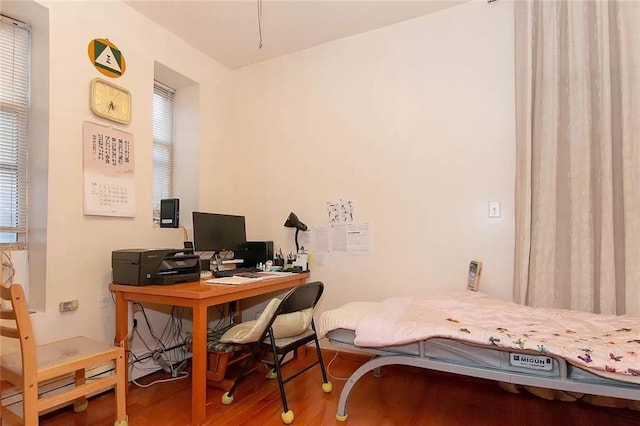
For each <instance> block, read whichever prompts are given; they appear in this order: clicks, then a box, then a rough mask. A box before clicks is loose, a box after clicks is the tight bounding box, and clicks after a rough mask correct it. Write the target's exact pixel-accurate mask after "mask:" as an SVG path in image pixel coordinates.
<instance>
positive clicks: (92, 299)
mask: <svg viewBox="0 0 640 426" xmlns="http://www.w3.org/2000/svg"><path fill="white" fill-rule="evenodd" d="M39 3H40V4H41V5H43V6H44V7H46V8H48V9H49V20H50V21H49V27H50V33H49V41H50V46H49V58H50V66H49V70H48V83H49V109H50V115H49V148H48V151H49V158H48V160H49V165H48V190H49V191H48V201H47V202H48V217H47V222H46V223H47V226H46V241H47V245H46V265H47V267H46V272H45V275H46V310H45V312H41V313H39V314H38V315H36V316H35V317H34V321H35V327H36V333H37V335H38V337H39V342H45V341H49V340H54V339H57V338H61V337H68V336H71V335H76V334H84V335H87V336H92V337H94V338H96V339H98V340H103V341H110V340H111V339H112V338H113V329H114V318H113V308H112V307H111V308H109V309H103V310H101V309H98V305H99V298H100V294H101V293H103V292H104V291H105V290H106V289H107V285H108V283H109V282H110V280H111V263H110V256H111V251H112V250H114V249H118V248H131V247H160V246H179V245H181V244H182V237H183V234H182V230H179V229H177V230H170V229H159V228H154V227H153V225H152V209H151V176H152V169H151V143H152V142H151V128H152V124H151V102H152V101H151V99H152V91H153V84H152V81H153V76H154V64H156V63H160V64H162V65H164V66H166V67H168V68H170V69H172V70H174V71H175V72H177V73H180V74H181V75H183V76H185V77H186V78H188V79H189V80H190V81H193V82H194V83H195V84H196V85H197V87H198V90H199V93H198V94H196V93H193V92H190V93H187V94H186V96H188V97H189V99H196V100H197V102H198V109H197V114H198V119H197V120H194V121H193V122H194V123H198V124H197V126H198V128H197V129H194V131H193V133H192V135H193V137H197V138H199V141H200V143H199V146H198V152H197V154H194V155H197V156H198V164H199V167H198V170H197V171H196V173H195V176H197V181H198V182H197V185H198V186H197V190H196V191H197V199H198V206H197V208H198V209H199V210H202V211H210V212H230V213H238V214H245V215H246V216H247V232H248V237H249V239H252V240H274V241H275V243H276V247H282V248H283V249H284V250H285V251H288V250H291V249H292V248H293V230H291V229H287V228H284V227H283V226H282V225H283V223H284V220H285V218H286V217H287V215H288V213H289V212H290V211H295V212H296V213H297V214H298V215H299V217H300V218H301V220H303V221H304V222H305V223H307V224H308V225H310V226H312V227H313V226H323V225H325V222H324V221H325V202H326V201H328V200H331V199H335V198H340V197H342V198H347V199H351V200H353V201H354V202H355V205H356V219H357V220H361V221H370V222H371V223H372V224H373V227H374V228H373V229H374V235H373V250H372V251H373V252H372V254H371V255H370V256H366V257H349V256H347V255H344V254H339V253H331V254H329V255H328V256H327V257H326V264H325V265H324V266H318V265H316V266H314V268H313V271H312V278H314V279H321V280H323V281H324V282H325V284H326V293H325V297H324V299H323V301H322V304H321V306H320V309H321V310H323V309H328V308H330V307H334V306H337V305H339V304H341V303H343V302H346V301H350V300H380V299H382V298H384V297H389V296H395V295H404V294H414V295H415V294H423V293H428V292H432V291H438V290H452V289H459V288H462V286H463V285H464V282H465V278H466V268H467V265H468V262H469V260H470V259H472V258H476V259H480V260H482V261H484V265H485V269H484V275H483V278H482V282H481V287H482V288H483V289H484V290H485V291H487V292H489V293H491V294H494V295H496V296H499V297H502V298H505V299H510V297H511V281H512V272H513V265H512V264H513V238H514V232H513V188H514V144H513V137H514V117H513V115H514V107H513V97H514V91H513V84H514V82H513V28H512V25H513V24H512V14H511V13H512V11H511V7H512V6H511V4H509V3H508V2H496V3H492V4H490V5H487V4H486V3H485V2H482V1H478V2H473V3H467V4H463V5H461V6H458V7H455V8H452V9H448V10H445V11H442V12H439V13H436V14H434V15H431V16H427V17H423V18H420V19H415V20H412V21H409V22H405V23H401V24H397V25H394V26H391V27H387V28H384V29H381V30H377V31H373V32H370V33H366V34H362V35H359V36H355V37H351V38H348V39H344V40H339V41H335V42H331V43H327V44H325V45H322V46H319V47H316V48H313V49H308V50H305V51H302V52H298V53H295V54H292V55H288V56H285V57H282V58H278V59H275V60H271V61H268V62H264V63H260V64H255V65H252V66H249V67H246V68H244V69H241V70H237V71H234V72H231V71H230V70H228V69H226V68H224V67H222V66H221V65H219V64H218V63H217V62H215V61H212V60H211V59H209V58H207V57H205V56H204V55H203V54H201V53H200V52H198V51H196V50H194V49H193V48H191V47H190V46H189V45H187V44H186V43H184V42H183V41H182V40H180V39H178V38H177V37H175V36H173V35H172V34H170V33H168V32H167V31H165V30H163V29H162V28H160V27H159V26H157V25H156V24H154V23H152V22H151V21H149V20H147V19H146V18H144V17H142V16H141V15H139V14H138V13H137V12H135V11H134V10H133V9H131V8H130V7H128V6H126V5H124V4H122V3H120V2H119V1H115V2H114V1H109V2H98V1H84V2H59V1H45V0H41V1H39ZM96 37H107V38H109V39H110V40H111V41H112V42H113V43H115V44H116V45H117V46H118V47H119V48H120V49H121V50H122V52H123V54H124V55H125V57H126V61H127V71H126V73H125V75H124V76H123V77H121V78H119V79H117V80H116V82H117V84H119V85H121V86H124V87H126V88H127V89H129V90H130V91H131V93H132V95H133V119H132V123H131V124H130V125H129V126H115V127H117V128H122V129H124V130H126V131H128V132H131V133H133V134H134V135H135V149H136V151H135V162H136V163H135V167H136V206H137V214H136V217H135V218H133V219H126V218H106V217H91V216H84V215H83V213H82V194H83V192H82V122H83V121H85V120H90V121H93V122H98V123H104V124H110V123H109V122H106V121H104V120H102V119H100V118H97V117H95V116H94V115H92V113H91V111H90V109H89V102H88V99H89V83H90V81H91V79H92V78H94V77H100V76H101V74H99V73H98V71H96V70H95V69H94V68H93V66H92V65H91V64H90V62H89V59H88V57H87V45H88V43H89V41H90V40H92V39H94V38H96ZM38 72H47V71H46V70H39V71H38ZM231 89H233V92H232V91H231ZM232 99H233V104H232V102H231V100H232ZM232 107H233V109H232ZM178 196H179V194H178ZM489 200H500V201H501V203H502V208H503V211H502V217H501V218H499V219H489V218H488V217H487V210H488V209H487V204H488V201H489ZM182 213H183V215H184V214H189V213H190V212H185V211H184V210H183V212H182ZM34 261H37V260H36V259H30V262H34ZM70 299H78V300H79V301H80V308H79V309H78V310H77V311H75V312H72V313H65V314H61V313H59V312H58V311H57V307H58V302H60V301H63V300H70Z"/></svg>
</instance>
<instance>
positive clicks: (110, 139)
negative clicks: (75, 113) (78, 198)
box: [83, 121, 136, 217]
mask: <svg viewBox="0 0 640 426" xmlns="http://www.w3.org/2000/svg"><path fill="white" fill-rule="evenodd" d="M133 148H134V145H133V134H131V133H127V132H123V131H121V130H116V129H114V128H112V127H108V126H102V125H100V124H96V123H91V122H88V121H85V122H84V124H83V149H84V152H83V179H84V182H83V185H84V203H83V204H84V214H85V215H96V216H120V217H134V216H135V214H136V202H135V201H136V199H135V169H134V156H133V153H134V149H133Z"/></svg>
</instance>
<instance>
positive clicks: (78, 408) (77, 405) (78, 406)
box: [73, 399, 89, 413]
mask: <svg viewBox="0 0 640 426" xmlns="http://www.w3.org/2000/svg"><path fill="white" fill-rule="evenodd" d="M88 406H89V401H88V400H86V399H85V400H84V401H82V402H74V403H73V411H74V412H76V413H82V412H83V411H84V410H86V409H87V407H88Z"/></svg>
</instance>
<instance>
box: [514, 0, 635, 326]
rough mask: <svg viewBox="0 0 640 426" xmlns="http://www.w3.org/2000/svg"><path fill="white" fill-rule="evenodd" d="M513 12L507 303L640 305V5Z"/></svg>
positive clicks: (529, 7)
mask: <svg viewBox="0 0 640 426" xmlns="http://www.w3.org/2000/svg"><path fill="white" fill-rule="evenodd" d="M514 11H515V37H516V38H515V42H516V52H515V53H516V114H517V118H516V132H517V134H516V144H517V148H516V155H517V158H516V258H515V263H516V264H515V286H514V300H515V301H516V302H519V303H524V304H528V305H531V306H544V307H557V308H569V309H577V310H582V311H589V312H596V313H617V314H621V313H625V312H635V313H638V312H640V2H638V1H577V0H570V1H567V0H564V1H553V0H543V1H516V2H515V4H514Z"/></svg>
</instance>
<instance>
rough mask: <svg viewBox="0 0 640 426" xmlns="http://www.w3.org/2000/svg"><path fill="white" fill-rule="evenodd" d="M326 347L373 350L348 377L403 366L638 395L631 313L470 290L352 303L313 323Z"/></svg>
mask: <svg viewBox="0 0 640 426" xmlns="http://www.w3.org/2000/svg"><path fill="white" fill-rule="evenodd" d="M318 327H319V331H320V334H321V335H326V337H327V338H328V340H329V341H330V342H331V343H332V344H333V345H335V346H338V347H343V348H347V349H357V350H359V351H364V352H367V353H370V354H373V355H375V357H374V358H372V359H371V360H370V361H368V362H366V363H365V364H363V365H362V366H361V367H360V368H358V369H357V370H356V371H355V372H354V373H353V374H352V375H351V376H350V377H349V379H348V380H347V383H346V384H345V387H344V388H343V390H342V393H341V395H340V400H339V403H338V412H337V414H336V418H337V420H339V421H344V420H346V419H347V410H346V405H347V400H348V398H349V394H350V392H351V391H352V390H353V387H354V385H355V384H356V382H357V381H358V380H359V379H360V378H361V377H362V376H364V375H365V374H367V373H368V372H369V371H372V370H376V371H377V370H378V369H379V368H381V367H383V366H386V365H393V364H399V365H408V366H414V367H420V368H427V369H432V370H438V371H444V372H449V373H455V374H462V375H467V376H473V377H479V378H485V379H490V380H496V381H499V382H504V383H511V384H514V385H525V386H534V387H540V388H547V389H555V390H560V391H566V392H578V393H582V394H591V395H600V396H607V397H615V398H624V399H629V400H635V401H638V400H640V315H622V316H614V315H597V314H590V313H585V312H577V311H570V310H562V309H543V308H532V307H528V306H523V305H518V304H515V303H511V302H505V301H502V300H498V299H494V298H491V297H489V296H487V295H486V294H483V293H481V292H475V291H470V290H467V291H464V292H455V293H449V294H445V295H434V296H431V297H429V298H393V299H387V300H385V301H383V302H379V303H377V302H352V303H347V304H345V305H343V306H341V307H339V308H336V309H332V310H329V311H326V312H323V313H322V315H321V317H320V321H319V324H318Z"/></svg>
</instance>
